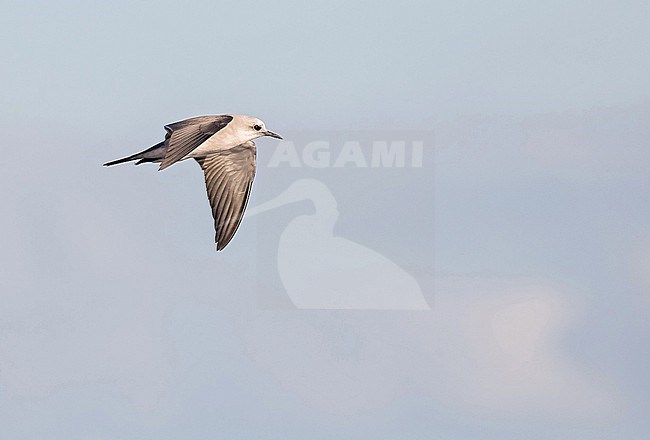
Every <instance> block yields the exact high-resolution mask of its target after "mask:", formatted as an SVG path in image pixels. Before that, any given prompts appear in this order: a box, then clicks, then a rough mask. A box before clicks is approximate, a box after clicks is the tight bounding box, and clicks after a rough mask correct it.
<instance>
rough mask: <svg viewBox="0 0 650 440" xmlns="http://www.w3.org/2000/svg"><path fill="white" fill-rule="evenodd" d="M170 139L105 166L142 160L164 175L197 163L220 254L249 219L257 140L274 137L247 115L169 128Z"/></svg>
mask: <svg viewBox="0 0 650 440" xmlns="http://www.w3.org/2000/svg"><path fill="white" fill-rule="evenodd" d="M165 130H166V131H167V133H166V135H165V140H164V141H162V142H160V143H158V144H156V145H154V146H152V147H150V148H148V149H146V150H144V151H141V152H139V153H136V154H133V155H131V156H127V157H124V158H122V159H118V160H114V161H111V162H107V163H105V164H104V165H105V166H110V165H116V164H119V163H124V162H130V161H137V162H136V165H139V164H141V163H145V162H154V163H160V167H159V170H164V169H165V168H167V167H169V166H171V165H173V164H174V163H176V162H178V161H180V160H184V159H188V158H193V159H195V160H196V161H197V162H198V164H199V165H200V166H201V169H202V170H203V173H204V176H205V185H206V191H207V194H208V199H209V201H210V206H211V207H212V216H213V218H214V228H215V242H216V245H217V250H218V251H220V250H222V249H223V248H225V247H226V245H227V244H228V243H230V240H232V237H233V236H234V235H235V232H236V231H237V229H238V228H239V224H240V223H241V220H242V218H243V216H244V210H245V209H246V205H247V203H248V198H249V195H250V191H251V187H252V185H253V179H254V178H255V160H256V147H255V143H254V142H253V139H256V138H258V137H261V136H270V137H275V138H278V139H282V138H281V137H280V136H279V135H278V134H276V133H273V132H272V131H269V130H267V129H266V127H265V126H264V123H263V122H262V121H260V120H259V119H257V118H252V117H250V116H246V115H216V116H198V117H195V118H190V119H185V120H183V121H179V122H174V123H173V124H168V125H165Z"/></svg>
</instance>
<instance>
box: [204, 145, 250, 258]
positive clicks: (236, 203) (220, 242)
mask: <svg viewBox="0 0 650 440" xmlns="http://www.w3.org/2000/svg"><path fill="white" fill-rule="evenodd" d="M255 157H256V148H255V143H254V142H253V141H249V142H247V143H245V144H242V145H239V146H237V147H235V148H231V149H230V150H227V151H224V152H223V153H219V154H213V155H210V156H207V157H201V158H196V161H197V162H198V163H199V165H200V166H201V169H203V173H204V174H205V188H206V190H207V193H208V199H209V200H210V206H211V207H212V217H214V229H215V231H216V233H215V237H214V241H215V243H216V244H217V250H218V251H220V250H222V249H223V248H225V247H226V245H227V244H228V243H230V240H231V239H232V237H233V235H235V232H237V229H238V228H239V224H240V223H241V220H242V218H243V217H244V210H245V209H246V204H247V203H248V197H249V195H250V192H251V186H252V185H253V179H254V178H255Z"/></svg>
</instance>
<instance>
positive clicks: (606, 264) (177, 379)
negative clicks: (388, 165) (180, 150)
mask: <svg viewBox="0 0 650 440" xmlns="http://www.w3.org/2000/svg"><path fill="white" fill-rule="evenodd" d="M649 19H650V8H649V7H648V5H647V2H641V1H639V2H633V1H630V2H613V1H611V2H580V1H569V2H566V1H563V2H561V1H550V2H543V3H540V2H515V1H508V2H499V3H498V5H495V4H487V3H485V2H465V1H454V2H451V1H447V2H409V3H407V4H404V3H399V2H384V3H381V2H380V3H377V2H355V1H345V2H327V3H323V4H307V3H302V2H290V1H285V2H278V3H263V4H262V3H261V4H253V3H237V2H224V3H218V2H207V1H200V2H187V3H179V2H119V1H118V2H71V1H59V2H12V1H9V2H7V1H5V2H3V3H2V5H0V35H1V37H2V38H0V49H1V50H2V55H3V62H2V63H0V64H1V66H0V77H1V78H2V83H3V87H2V89H1V90H0V104H2V105H0V128H1V129H2V133H3V140H2V152H3V161H2V164H3V166H2V168H3V171H2V173H0V183H1V185H0V198H1V199H2V200H3V215H2V217H1V218H0V228H1V230H2V231H3V233H2V236H3V240H2V244H3V246H2V247H1V250H0V266H1V267H2V269H0V273H1V274H2V276H1V277H0V291H1V293H2V307H0V437H2V438H8V439H19V438H20V439H23V438H24V439H75V438H79V439H89V438H96V439H144V438H152V439H154V438H155V439H165V438H169V439H172V438H184V439H194V438H196V439H205V438H261V439H267V438H278V439H280V438H291V439H294V438H295V439H304V438H386V439H388V438H412V439H423V438H441V439H449V438H453V439H456V438H487V439H500V440H501V439H509V438H512V439H519V438H530V439H535V438H539V439H545V438H571V439H574V438H585V439H597V438H626V439H637V438H645V437H647V436H648V434H650V422H649V421H648V417H647V414H646V413H647V411H645V408H647V407H648V406H649V405H650V398H649V397H648V396H650V381H649V380H648V377H647V372H646V370H647V368H646V366H647V364H648V361H649V360H650V348H649V347H650V345H649V344H648V337H649V336H650V324H649V323H650V223H648V218H649V217H650V191H648V185H649V182H648V177H649V170H650V152H649V151H650V149H649V146H650V145H649V143H648V139H650V129H649V128H648V127H649V125H648V120H650V82H649V81H648V78H650V58H649V57H648V53H650V31H649V30H648V26H647V23H648V20H649ZM211 113H250V114H254V115H255V116H258V117H260V118H262V119H264V121H265V122H266V123H267V125H268V127H269V128H271V129H273V130H274V131H277V132H279V133H282V134H285V137H288V138H290V139H291V140H292V141H293V142H294V143H295V145H296V146H297V147H298V148H300V147H301V146H303V145H304V144H305V143H307V142H309V141H311V140H323V139H324V140H330V141H331V142H332V143H333V145H334V146H333V149H334V150H336V148H338V147H337V146H336V145H338V144H337V142H338V141H339V140H341V139H345V138H346V137H352V138H354V137H355V136H358V135H359V133H363V136H362V137H363V138H364V139H370V140H371V139H373V133H375V131H376V130H381V131H382V133H384V134H382V135H381V136H390V135H386V134H385V133H386V132H388V133H392V136H393V137H394V138H397V139H400V138H403V139H404V140H407V141H409V140H412V139H417V138H419V137H420V136H421V133H422V132H421V130H425V131H428V132H429V133H432V134H433V135H432V138H433V140H432V141H430V142H428V143H427V144H426V148H427V151H426V154H425V163H424V166H423V167H422V168H416V169H409V168H406V169H374V170H373V169H361V168H354V167H348V168H345V169H334V168H324V169H315V168H309V167H304V166H303V167H299V168H290V167H287V166H280V167H275V168H270V167H267V166H266V165H267V164H268V163H269V160H270V157H271V155H272V154H273V151H274V148H275V147H277V144H276V143H275V141H272V140H268V139H264V140H260V141H259V143H258V145H259V165H260V167H259V170H258V176H257V180H256V182H255V186H254V194H253V200H252V202H251V203H252V204H257V203H260V202H263V201H266V200H269V199H271V198H273V197H274V196H276V195H278V194H279V193H281V192H282V191H283V190H284V189H285V188H286V187H287V186H288V185H290V184H291V183H292V182H294V181H296V180H298V179H302V178H311V179H318V180H321V181H322V182H324V183H325V184H326V185H327V186H328V188H329V190H330V191H331V193H332V195H333V196H334V197H335V198H336V200H337V202H338V211H339V218H338V223H337V224H336V227H335V229H334V233H335V234H336V235H337V236H339V237H342V238H344V239H346V240H349V241H352V242H355V243H358V244H360V245H363V246H365V247H366V248H367V249H371V250H373V251H375V252H379V253H381V254H382V255H385V256H386V257H387V258H389V259H390V260H391V261H393V262H395V263H396V264H399V265H401V266H402V267H403V268H404V269H405V270H407V271H408V272H409V273H410V274H411V275H412V276H413V277H415V278H416V279H417V280H418V282H419V284H420V286H421V287H422V294H423V295H424V297H425V298H426V300H427V302H428V303H429V305H430V306H431V311H429V312H404V311H384V312H378V311H373V310H362V311H350V310H321V311H315V310H311V311H309V310H300V309H297V308H295V307H293V306H292V303H291V301H290V298H289V296H290V295H289V296H287V292H285V290H284V289H283V287H282V286H283V284H282V282H281V279H280V275H279V272H278V267H277V263H276V261H275V257H276V255H277V252H276V249H277V248H278V241H279V237H280V236H281V234H282V233H283V231H284V230H285V229H284V228H285V227H286V225H288V224H289V222H290V221H291V220H292V219H293V218H295V217H296V216H298V215H301V214H307V213H310V212H312V210H313V208H311V207H310V206H311V205H310V204H309V202H301V203H297V204H293V205H287V206H286V207H285V208H283V209H279V210H276V211H273V212H269V213H267V214H264V215H263V216H260V217H259V218H257V217H256V218H255V219H251V220H245V221H244V223H243V224H242V227H241V229H240V231H239V232H238V234H237V235H236V236H235V239H234V240H233V242H232V243H231V244H230V245H229V247H228V248H227V249H226V251H225V252H223V253H220V254H216V253H215V252H214V248H213V245H212V242H211V240H212V237H213V232H212V221H211V219H210V217H209V215H210V212H209V208H208V206H207V200H206V199H205V194H204V189H203V187H202V176H201V175H200V172H199V170H198V168H197V167H196V166H195V165H193V164H190V163H182V164H179V165H178V166H174V167H172V168H170V169H169V170H166V171H165V172H164V173H157V172H155V169H154V168H153V167H147V166H142V167H137V168H136V167H132V166H123V167H115V168H111V169H105V168H103V167H101V166H100V164H101V163H103V162H105V161H107V160H110V159H114V158H117V157H121V156H123V155H126V154H129V153H132V152H134V151H136V150H138V149H140V148H144V147H147V146H149V145H152V144H153V143H155V142H158V140H159V138H161V136H162V134H163V133H162V125H163V124H165V123H169V122H172V121H175V120H179V119H182V118H185V117H189V116H194V115H198V114H211ZM335 130H338V131H335ZM381 139H383V137H382V138H381ZM381 139H379V140H381ZM339 147H340V145H339ZM278 258H279V257H278ZM323 265H324V267H327V265H326V263H323ZM350 276H351V277H353V275H350Z"/></svg>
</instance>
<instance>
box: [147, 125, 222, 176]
mask: <svg viewBox="0 0 650 440" xmlns="http://www.w3.org/2000/svg"><path fill="white" fill-rule="evenodd" d="M230 121H232V116H230V115H219V116H198V117H196V118H190V119H186V120H184V121H179V122H174V123H173V124H168V125H165V130H167V136H165V142H167V152H166V153H165V158H164V159H163V161H162V163H161V164H160V168H159V169H160V170H164V169H165V168H167V167H168V166H170V165H172V164H174V163H176V162H178V161H179V160H181V159H182V158H183V157H185V156H186V155H187V154H189V153H190V152H191V151H192V150H194V149H195V148H197V147H198V146H199V145H201V144H202V143H203V142H205V141H207V140H208V139H209V138H210V137H212V135H214V134H215V133H217V132H218V131H219V130H221V129H222V128H224V127H225V126H226V125H228V123H229V122H230Z"/></svg>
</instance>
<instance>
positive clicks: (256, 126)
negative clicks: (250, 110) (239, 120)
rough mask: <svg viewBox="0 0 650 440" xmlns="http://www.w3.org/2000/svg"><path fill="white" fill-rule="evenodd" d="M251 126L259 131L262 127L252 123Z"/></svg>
mask: <svg viewBox="0 0 650 440" xmlns="http://www.w3.org/2000/svg"><path fill="white" fill-rule="evenodd" d="M253 128H254V129H255V131H260V130H261V129H262V127H260V126H259V125H257V124H255V125H253Z"/></svg>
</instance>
